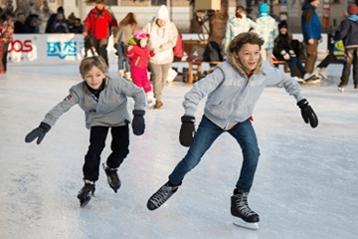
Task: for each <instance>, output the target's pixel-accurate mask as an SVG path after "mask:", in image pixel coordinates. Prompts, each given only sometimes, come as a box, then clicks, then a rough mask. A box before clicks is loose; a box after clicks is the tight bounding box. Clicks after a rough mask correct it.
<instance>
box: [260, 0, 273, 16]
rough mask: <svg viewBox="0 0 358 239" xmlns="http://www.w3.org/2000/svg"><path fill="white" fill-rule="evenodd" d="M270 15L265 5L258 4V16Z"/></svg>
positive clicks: (267, 6)
mask: <svg viewBox="0 0 358 239" xmlns="http://www.w3.org/2000/svg"><path fill="white" fill-rule="evenodd" d="M269 14H270V6H269V5H268V4H267V3H264V2H262V3H260V4H259V15H260V16H268V15H269Z"/></svg>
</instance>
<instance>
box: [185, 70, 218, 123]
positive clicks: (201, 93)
mask: <svg viewBox="0 0 358 239" xmlns="http://www.w3.org/2000/svg"><path fill="white" fill-rule="evenodd" d="M224 78H225V76H224V73H223V70H222V69H220V68H219V67H217V68H216V69H215V70H214V71H213V72H212V73H211V74H209V75H208V76H206V77H205V78H203V79H201V80H200V81H198V82H196V83H195V84H194V86H193V88H192V89H191V90H190V91H189V92H188V93H186V94H185V95H184V102H183V107H184V109H185V115H189V116H194V114H195V112H196V109H197V107H198V104H199V103H200V101H201V100H202V99H203V98H204V97H205V96H207V95H208V94H210V93H211V92H212V91H214V90H215V89H216V88H217V87H218V86H219V85H220V84H221V83H222V82H223V81H224Z"/></svg>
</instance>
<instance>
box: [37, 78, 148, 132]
mask: <svg viewBox="0 0 358 239" xmlns="http://www.w3.org/2000/svg"><path fill="white" fill-rule="evenodd" d="M127 96H130V97H133V99H134V101H135V104H134V109H136V110H144V107H145V105H146V99H145V94H144V92H143V90H142V89H140V88H138V87H137V86H135V85H134V84H133V83H132V82H128V81H126V80H124V79H122V78H119V79H118V80H117V79H110V78H108V77H107V78H106V79H105V87H104V89H103V90H102V91H101V93H100V95H99V98H98V99H97V97H96V96H95V95H94V94H92V93H91V92H90V91H89V90H88V88H87V86H86V83H85V81H82V82H81V83H79V84H77V85H74V86H72V87H71V89H70V94H69V95H68V96H67V97H66V98H65V99H64V100H63V101H61V102H60V103H58V104H57V105H56V106H55V107H53V108H52V109H51V110H50V111H49V112H48V113H47V114H46V116H45V118H44V120H43V121H42V122H45V123H47V124H49V125H51V126H53V125H54V124H55V122H56V120H57V119H58V118H59V117H60V116H61V115H62V114H63V113H65V112H66V111H68V110H69V109H70V108H71V107H72V106H74V105H76V104H78V105H79V106H80V107H81V109H82V110H83V111H84V112H85V116H86V128H88V129H89V128H91V127H92V126H107V127H116V126H122V125H125V124H127V123H128V122H129V121H130V118H129V115H128V110H127Z"/></svg>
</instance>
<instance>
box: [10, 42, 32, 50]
mask: <svg viewBox="0 0 358 239" xmlns="http://www.w3.org/2000/svg"><path fill="white" fill-rule="evenodd" d="M32 49H33V48H32V41H31V40H11V41H10V44H9V53H10V52H16V53H18V52H23V53H28V52H31V51H32Z"/></svg>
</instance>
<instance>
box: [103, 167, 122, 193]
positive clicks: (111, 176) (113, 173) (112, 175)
mask: <svg viewBox="0 0 358 239" xmlns="http://www.w3.org/2000/svg"><path fill="white" fill-rule="evenodd" d="M102 166H103V169H104V171H105V172H106V175H107V181H108V184H109V186H110V187H111V188H112V189H113V191H114V192H115V193H117V190H118V189H119V188H120V187H121V180H120V179H119V177H118V174H117V168H110V167H108V166H107V164H104V163H103V164H102Z"/></svg>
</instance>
